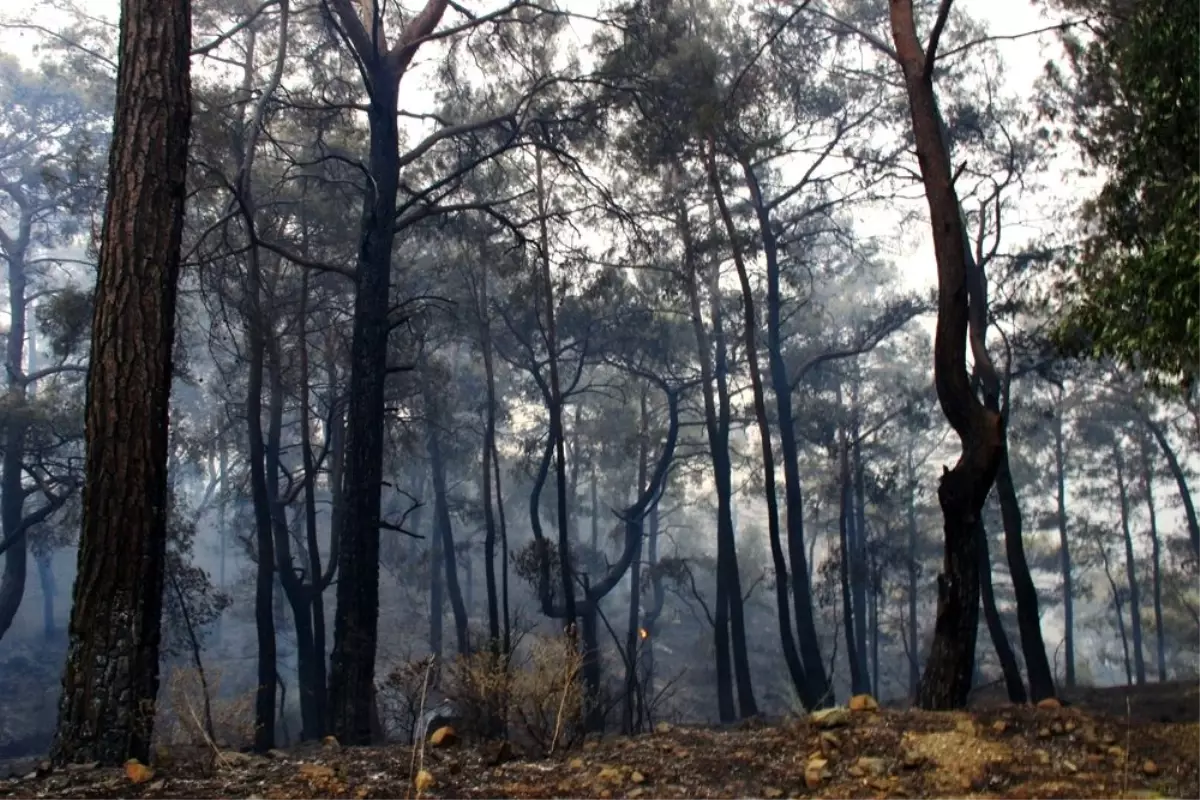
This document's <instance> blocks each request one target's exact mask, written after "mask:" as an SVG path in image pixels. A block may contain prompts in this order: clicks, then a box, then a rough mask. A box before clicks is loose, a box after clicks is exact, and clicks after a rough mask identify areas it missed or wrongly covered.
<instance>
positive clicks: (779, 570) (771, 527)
mask: <svg viewBox="0 0 1200 800" xmlns="http://www.w3.org/2000/svg"><path fill="white" fill-rule="evenodd" d="M705 162H706V167H707V172H708V183H709V187H710V188H711V189H712V191H713V195H714V196H715V198H716V201H717V208H718V209H719V210H720V213H721V220H722V221H723V223H724V225H725V232H726V234H727V235H728V236H729V244H730V247H731V248H732V250H733V261H734V264H735V265H736V267H737V273H738V282H739V284H740V285H741V289H742V316H743V323H744V327H743V330H744V336H745V342H746V361H747V364H748V365H749V368H750V386H751V389H752V391H753V396H754V416H755V419H756V420H757V422H758V434H759V440H760V443H761V445H762V460H763V483H764V495H765V496H766V500H767V536H768V539H769V540H770V544H771V560H772V563H773V565H774V568H775V575H776V579H775V600H776V603H775V607H776V613H777V614H778V616H779V639H780V644H781V646H782V648H783V660H784V663H786V664H787V668H788V674H789V676H790V677H791V679H792V686H793V688H795V690H796V692H797V693H798V694H799V695H800V698H801V700H802V702H803V703H804V706H805V707H806V708H814V707H815V706H816V705H817V703H818V702H819V700H820V697H821V694H820V693H818V692H816V691H813V689H812V687H811V686H810V685H809V681H808V676H807V675H806V674H805V672H804V666H803V664H802V663H801V661H800V651H799V650H798V649H797V647H796V637H795V634H794V632H793V631H792V618H791V609H790V607H789V604H788V580H787V574H788V564H787V560H786V559H785V558H784V555H783V542H782V538H781V536H780V532H779V500H778V497H777V496H776V492H775V455H774V452H773V447H772V444H771V426H770V422H769V421H768V419H767V404H766V399H765V397H764V393H763V381H762V373H761V371H760V370H759V366H758V342H757V332H758V323H757V322H756V321H755V320H756V316H755V311H754V293H753V291H752V290H751V288H750V277H749V273H748V272H747V270H746V262H745V259H744V258H742V249H741V246H740V245H739V244H738V239H737V229H736V228H735V227H734V224H733V215H732V214H731V213H730V212H729V205H728V204H727V203H726V202H725V191H724V189H722V187H721V177H720V174H719V173H718V172H717V154H716V146H715V145H714V144H713V143H712V142H711V141H710V142H709V146H708V147H707V148H706V150H705Z"/></svg>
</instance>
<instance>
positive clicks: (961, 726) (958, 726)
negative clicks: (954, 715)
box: [954, 716, 979, 737]
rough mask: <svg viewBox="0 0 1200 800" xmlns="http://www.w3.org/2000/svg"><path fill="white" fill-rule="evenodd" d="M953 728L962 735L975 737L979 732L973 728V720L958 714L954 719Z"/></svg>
mask: <svg viewBox="0 0 1200 800" xmlns="http://www.w3.org/2000/svg"><path fill="white" fill-rule="evenodd" d="M954 730H956V731H958V732H959V733H961V734H962V735H963V736H970V737H975V736H978V735H979V732H978V731H977V730H976V729H975V721H974V720H973V719H971V718H970V717H966V716H960V717H959V718H958V719H956V720H955V721H954Z"/></svg>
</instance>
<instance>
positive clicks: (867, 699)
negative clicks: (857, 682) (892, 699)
mask: <svg viewBox="0 0 1200 800" xmlns="http://www.w3.org/2000/svg"><path fill="white" fill-rule="evenodd" d="M850 710H851V711H878V710H879V702H878V701H877V700H876V699H875V698H874V697H872V696H871V695H869V694H856V695H854V696H853V697H851V698H850Z"/></svg>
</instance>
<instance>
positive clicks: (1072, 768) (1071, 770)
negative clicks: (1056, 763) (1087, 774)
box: [1063, 761, 1079, 775]
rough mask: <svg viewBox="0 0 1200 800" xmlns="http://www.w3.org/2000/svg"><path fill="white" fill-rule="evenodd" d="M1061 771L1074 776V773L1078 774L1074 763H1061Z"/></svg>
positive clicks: (1077, 768)
mask: <svg viewBox="0 0 1200 800" xmlns="http://www.w3.org/2000/svg"><path fill="white" fill-rule="evenodd" d="M1063 769H1065V770H1066V771H1067V772H1069V773H1071V774H1072V775H1074V774H1075V773H1076V772H1079V767H1077V766H1075V762H1073V761H1063Z"/></svg>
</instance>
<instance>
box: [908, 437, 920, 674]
mask: <svg viewBox="0 0 1200 800" xmlns="http://www.w3.org/2000/svg"><path fill="white" fill-rule="evenodd" d="M906 474H907V479H908V490H907V494H908V504H907V505H908V509H907V511H908V515H907V516H908V518H907V527H908V564H907V567H908V632H907V635H908V692H909V696H910V697H912V698H915V697H916V696H917V684H918V683H919V682H920V680H921V658H920V638H919V637H918V630H917V567H918V563H919V562H918V561H917V474H916V468H915V466H914V465H913V458H912V445H911V444H910V445H909V446H908V459H907V473H906Z"/></svg>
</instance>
